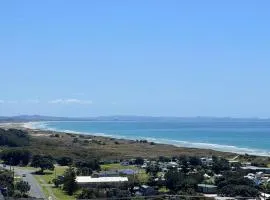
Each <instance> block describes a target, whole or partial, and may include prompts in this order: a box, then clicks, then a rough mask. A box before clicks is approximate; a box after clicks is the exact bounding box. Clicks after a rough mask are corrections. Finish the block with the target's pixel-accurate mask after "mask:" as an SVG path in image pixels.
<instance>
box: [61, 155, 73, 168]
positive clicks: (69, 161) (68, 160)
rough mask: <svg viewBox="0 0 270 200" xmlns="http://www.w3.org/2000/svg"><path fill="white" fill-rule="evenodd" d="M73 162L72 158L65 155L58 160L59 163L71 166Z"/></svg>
mask: <svg viewBox="0 0 270 200" xmlns="http://www.w3.org/2000/svg"><path fill="white" fill-rule="evenodd" d="M72 162H73V160H72V158H70V157H67V156H63V157H61V158H59V159H58V160H57V163H58V164H59V165H61V166H69V165H71V164H72Z"/></svg>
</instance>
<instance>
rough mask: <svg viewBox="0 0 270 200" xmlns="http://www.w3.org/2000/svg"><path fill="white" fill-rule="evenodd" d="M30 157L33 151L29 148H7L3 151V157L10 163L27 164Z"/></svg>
mask: <svg viewBox="0 0 270 200" xmlns="http://www.w3.org/2000/svg"><path fill="white" fill-rule="evenodd" d="M30 157H31V153H30V152H29V151H28V150H17V149H7V150H4V151H2V152H1V159H2V160H3V161H4V163H6V164H10V165H19V164H22V165H27V164H28V163H29V161H30Z"/></svg>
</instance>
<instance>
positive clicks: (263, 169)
mask: <svg viewBox="0 0 270 200" xmlns="http://www.w3.org/2000/svg"><path fill="white" fill-rule="evenodd" d="M241 168H242V169H244V170H251V171H255V172H263V173H267V174H270V168H268V167H256V166H244V167H241Z"/></svg>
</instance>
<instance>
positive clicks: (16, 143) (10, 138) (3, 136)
mask: <svg viewBox="0 0 270 200" xmlns="http://www.w3.org/2000/svg"><path fill="white" fill-rule="evenodd" d="M0 145H1V146H9V147H20V146H28V145H29V135H28V134H27V132H25V131H22V130H17V129H8V130H5V129H1V128H0Z"/></svg>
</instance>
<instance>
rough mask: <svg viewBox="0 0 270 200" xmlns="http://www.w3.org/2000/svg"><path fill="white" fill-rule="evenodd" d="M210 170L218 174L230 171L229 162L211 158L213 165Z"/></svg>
mask: <svg viewBox="0 0 270 200" xmlns="http://www.w3.org/2000/svg"><path fill="white" fill-rule="evenodd" d="M212 170H213V171H214V172H215V173H217V174H219V173H220V172H221V171H227V170H230V164H229V162H228V161H227V160H226V159H224V158H218V157H216V156H213V165H212Z"/></svg>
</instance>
